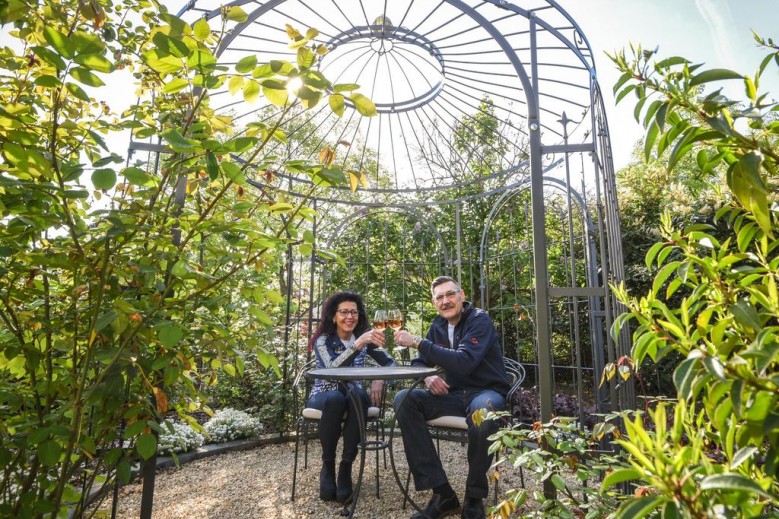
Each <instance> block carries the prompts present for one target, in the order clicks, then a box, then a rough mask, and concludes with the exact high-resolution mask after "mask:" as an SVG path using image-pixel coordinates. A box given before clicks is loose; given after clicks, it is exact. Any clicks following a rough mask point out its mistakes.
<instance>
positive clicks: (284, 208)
mask: <svg viewBox="0 0 779 519" xmlns="http://www.w3.org/2000/svg"><path fill="white" fill-rule="evenodd" d="M292 209H294V206H293V205H292V204H288V203H286V202H278V203H275V204H273V205H272V206H270V210H271V212H273V213H288V212H290V211H292Z"/></svg>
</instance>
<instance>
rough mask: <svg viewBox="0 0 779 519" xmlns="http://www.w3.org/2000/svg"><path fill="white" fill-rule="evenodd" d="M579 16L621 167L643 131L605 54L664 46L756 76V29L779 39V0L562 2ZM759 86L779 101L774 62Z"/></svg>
mask: <svg viewBox="0 0 779 519" xmlns="http://www.w3.org/2000/svg"><path fill="white" fill-rule="evenodd" d="M559 5H560V6H561V7H562V8H563V9H565V10H566V11H567V12H568V13H569V14H570V15H571V16H573V18H574V19H575V20H576V21H577V23H578V24H579V26H580V27H581V29H582V31H583V32H584V34H585V35H586V37H587V40H588V41H589V42H590V46H591V47H592V48H593V52H594V54H595V66H596V70H597V75H598V82H599V84H600V86H601V90H602V91H603V92H604V97H606V113H607V117H608V119H609V128H610V130H611V135H612V147H613V148H614V164H615V167H616V168H617V169H620V168H621V167H624V166H625V165H627V164H628V163H629V161H630V159H631V153H632V149H633V144H634V143H635V142H636V141H637V140H639V139H640V138H641V136H642V135H643V129H642V128H641V126H640V125H639V124H638V123H636V121H635V119H634V118H633V108H634V106H635V103H633V102H631V101H630V100H629V99H628V98H626V99H623V100H622V102H621V103H620V104H619V105H618V106H616V107H615V106H614V100H613V95H612V91H613V90H612V89H613V85H614V84H615V83H616V81H617V79H618V78H619V75H620V74H619V72H618V71H617V70H616V69H615V67H614V66H613V64H612V63H611V61H610V60H609V58H608V57H607V56H606V55H605V53H606V52H608V53H609V54H613V53H614V52H615V51H616V50H620V49H623V48H624V49H629V45H630V43H631V42H632V43H634V44H641V46H642V47H643V48H644V49H654V48H655V47H659V49H658V54H659V55H660V59H662V58H666V57H670V56H682V57H685V58H687V59H688V60H690V61H692V62H693V63H705V68H727V69H731V70H735V71H736V72H739V73H741V74H749V75H751V76H754V71H755V70H756V69H757V67H758V66H759V64H760V62H761V60H762V59H763V58H764V57H765V56H766V53H765V52H763V51H761V50H760V49H758V47H757V45H756V42H755V41H754V39H753V36H752V30H754V31H756V32H757V33H758V34H759V35H760V36H762V37H763V38H766V39H767V38H773V39H774V41H777V42H779V0H559ZM729 83H730V84H729V87H728V88H729V89H728V90H726V94H728V95H731V96H733V97H736V98H737V99H741V98H743V96H744V90H743V83H742V82H740V81H730V82H729ZM761 89H762V90H763V91H764V92H765V91H767V92H770V93H771V94H772V96H773V97H774V98H779V68H777V67H775V66H774V67H773V68H771V67H769V68H768V69H767V70H766V74H765V75H764V76H763V78H762V80H761Z"/></svg>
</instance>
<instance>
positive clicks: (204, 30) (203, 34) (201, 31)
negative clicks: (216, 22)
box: [192, 18, 211, 41]
mask: <svg viewBox="0 0 779 519" xmlns="http://www.w3.org/2000/svg"><path fill="white" fill-rule="evenodd" d="M192 34H193V35H194V37H195V39H196V40H197V41H205V40H207V39H208V38H209V37H210V36H211V26H210V25H208V20H206V19H205V18H200V19H198V21H196V22H195V25H193V26H192Z"/></svg>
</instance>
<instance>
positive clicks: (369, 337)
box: [354, 330, 385, 350]
mask: <svg viewBox="0 0 779 519" xmlns="http://www.w3.org/2000/svg"><path fill="white" fill-rule="evenodd" d="M384 342H385V337H384V330H368V331H367V332H365V333H363V334H362V335H360V336H359V337H358V338H357V340H356V341H354V347H355V348H356V349H357V350H362V349H363V348H364V347H365V346H367V345H368V344H375V345H376V346H377V347H379V348H383V347H384Z"/></svg>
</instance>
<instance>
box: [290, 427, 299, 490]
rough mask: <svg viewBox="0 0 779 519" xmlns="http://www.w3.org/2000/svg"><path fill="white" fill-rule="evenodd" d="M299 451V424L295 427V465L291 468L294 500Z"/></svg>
mask: <svg viewBox="0 0 779 519" xmlns="http://www.w3.org/2000/svg"><path fill="white" fill-rule="evenodd" d="M299 451H300V423H299V422H298V424H297V427H295V463H294V465H293V467H292V498H291V501H294V500H295V485H296V484H297V482H298V452H299Z"/></svg>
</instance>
